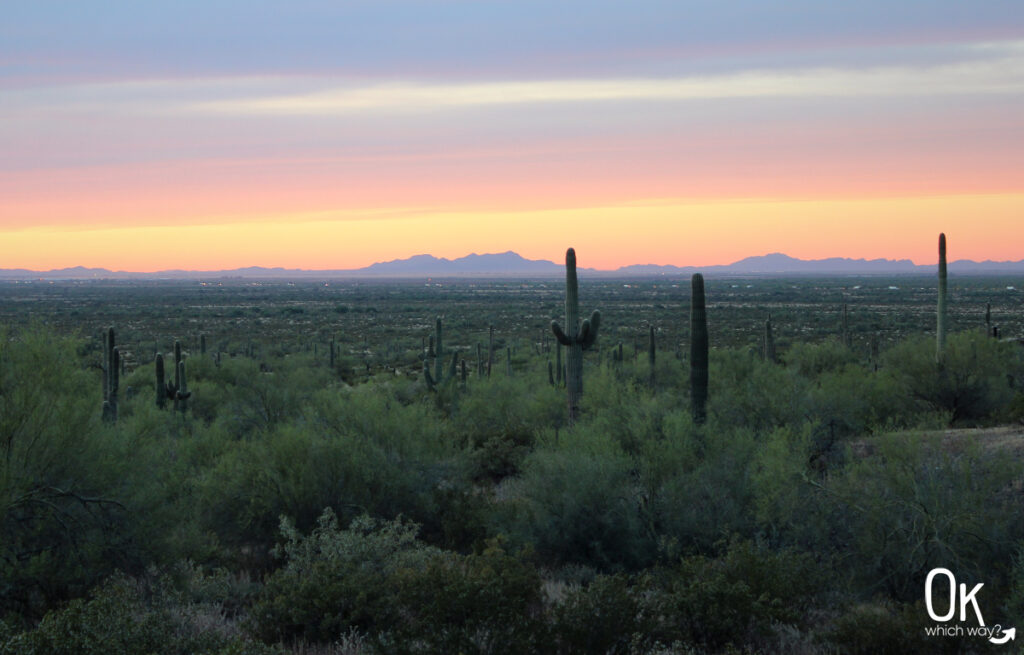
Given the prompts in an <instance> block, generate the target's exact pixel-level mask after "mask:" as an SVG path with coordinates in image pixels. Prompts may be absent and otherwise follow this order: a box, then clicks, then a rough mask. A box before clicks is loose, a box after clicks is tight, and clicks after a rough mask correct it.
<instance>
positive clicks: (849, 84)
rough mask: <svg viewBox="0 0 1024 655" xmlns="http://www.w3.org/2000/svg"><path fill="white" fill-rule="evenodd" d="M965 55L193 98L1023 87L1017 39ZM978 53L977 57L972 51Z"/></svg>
mask: <svg viewBox="0 0 1024 655" xmlns="http://www.w3.org/2000/svg"><path fill="white" fill-rule="evenodd" d="M966 53H969V54H970V56H969V57H965V59H964V60H962V61H958V62H954V63H945V64H942V65H932V66H887V67H875V68H866V69H857V68H845V69H843V68H802V69H791V70H749V71H743V72H732V73H726V74H716V75H699V76H686V77H674V78H615V79H559V80H525V81H501V82H484V83H481V82H467V83H440V84H426V83H387V84H375V85H364V86H358V85H340V86H328V87H326V88H321V89H318V90H314V91H305V92H299V93H295V92H278V93H275V92H272V91H270V90H268V92H267V93H265V94H255V95H252V96H248V97H235V98H229V99H219V100H204V101H199V102H193V103H190V104H188V105H187V106H186V108H187V109H189V110H191V111H196V112H203V113H225V114H256V115H259V114H263V115H335V114H344V113H359V112H373V111H389V112H419V111H436V110H445V109H458V108H468V107H483V106H496V105H530V104H547V103H571V102H586V103H594V102H608V101H644V102H649V101H682V100H701V99H727V98H771V97H779V98H809V97H839V98H853V97H881V96H895V97H899V96H903V97H905V96H937V95H981V94H1016V93H1022V92H1024V42H1009V43H1002V44H984V45H981V46H977V47H974V48H970V49H965V54H966ZM979 55H981V56H979Z"/></svg>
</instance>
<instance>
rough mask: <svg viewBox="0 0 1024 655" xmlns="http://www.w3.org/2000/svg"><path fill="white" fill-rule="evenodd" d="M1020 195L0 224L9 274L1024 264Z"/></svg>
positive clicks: (1023, 199) (1023, 197) (0, 253)
mask: <svg viewBox="0 0 1024 655" xmlns="http://www.w3.org/2000/svg"><path fill="white" fill-rule="evenodd" d="M1022 215H1024V194H992V195H955V196H926V197H893V198H887V197H879V198H859V199H834V198H832V199H819V200H779V199H746V200H693V199H661V200H657V201H645V202H635V203H630V204H614V205H612V204H609V205H602V206H594V207H576V208H572V207H569V208H558V209H546V210H509V211H439V210H433V211H432V210H414V209H407V210H400V211H398V210H396V211H393V212H389V211H388V210H381V211H380V212H378V213H376V214H373V215H371V216H370V217H369V218H365V217H361V216H365V214H360V213H359V212H351V215H345V216H344V218H343V219H342V220H337V219H336V218H334V217H332V216H331V214H330V213H326V214H322V215H321V214H293V213H283V214H266V215H262V216H260V217H259V220H251V219H250V220H242V219H240V220H238V221H236V222H227V223H225V222H219V223H209V224H203V222H202V220H201V219H199V218H193V219H192V220H191V221H183V224H179V225H173V226H167V225H163V226H145V225H142V226H117V225H108V226H95V227H94V226H88V225H79V226H75V227H73V228H71V229H68V227H67V226H51V227H21V228H14V229H10V228H8V229H3V228H0V235H2V237H0V261H2V262H3V263H2V264H0V267H2V268H28V269H32V270H49V269H53V268H64V267H70V266H78V265H81V266H88V267H102V268H108V269H110V270H125V271H135V272H153V271H159V270H167V269H175V268H180V269H189V270H222V269H233V268H239V267H246V266H266V267H275V266H281V267H285V268H303V269H307V270H323V269H354V268H361V267H363V266H367V265H369V264H372V263H374V262H377V261H385V260H390V259H401V258H405V257H409V256H411V255H415V254H421V253H430V254H433V255H435V256H438V257H448V258H455V257H461V256H464V255H466V254H469V253H471V252H477V253H490V252H504V251H506V250H514V251H516V252H518V253H519V254H520V255H522V256H524V257H527V258H529V259H548V260H552V261H555V262H561V260H562V256H563V254H564V252H565V248H566V247H567V246H573V247H575V248H576V249H577V252H578V253H579V263H580V265H581V266H585V267H590V268H599V269H614V268H618V267H619V266H623V265H628V264H648V263H651V264H675V265H678V266H709V265H715V264H728V263H731V262H733V261H736V260H738V259H742V258H744V257H747V256H751V255H763V254H766V253H771V252H782V253H785V254H788V255H791V256H793V257H799V258H801V259H820V258H826V257H852V258H867V259H874V258H888V259H911V260H913V261H914V262H915V263H917V264H929V263H933V262H934V261H935V260H936V244H935V240H936V237H937V235H938V233H939V232H942V231H944V232H945V233H946V234H947V235H948V238H949V243H950V246H949V257H950V260H951V261H955V260H957V259H975V260H985V259H992V260H1019V259H1021V258H1024V248H1022V247H1021V244H1024V221H1021V220H1020V217H1021V216H1022Z"/></svg>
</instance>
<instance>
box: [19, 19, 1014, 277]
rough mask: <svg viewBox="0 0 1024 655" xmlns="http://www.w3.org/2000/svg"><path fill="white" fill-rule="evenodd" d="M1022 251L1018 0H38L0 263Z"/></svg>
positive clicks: (29, 28)
mask: <svg viewBox="0 0 1024 655" xmlns="http://www.w3.org/2000/svg"><path fill="white" fill-rule="evenodd" d="M940 231H944V232H946V234H947V235H948V238H949V254H950V259H951V260H954V259H976V260H984V259H994V260H1008V259H1012V260H1019V259H1024V3H1022V2H1021V1H1020V0H1005V1H995V0H991V1H990V0H978V1H975V2H963V1H962V0H927V1H925V0H903V1H901V2H891V0H887V1H885V2H882V1H881V0H861V1H859V2H855V3H854V2H821V1H820V0H796V1H790V2H761V1H753V0H735V1H732V2H719V1H715V2H694V1H683V0H672V1H665V2H621V1H611V0H588V1H586V2H581V1H576V0H572V1H568V0H559V1H558V2H537V1H534V0H518V1H516V2H484V1H480V0H474V1H470V0H465V1H461V2H433V1H428V0H404V1H390V0H366V1H362V0H360V1H340V0H333V1H328V0H324V1H320V2H315V1H312V0H308V1H302V2H264V1H260V0H255V1H247V2H241V1H239V2H220V1H217V0H204V1H202V2H199V1H192V0H178V1H176V2H169V1H159V2H156V1H154V2H138V1H137V0H133V1H131V2H128V1H114V0H110V1H107V0H97V1H96V2H66V0H65V1H61V2H52V1H48V0H32V1H30V2H29V1H23V2H12V3H6V4H5V5H4V9H3V13H2V20H0V268H19V267H22V268H30V269H37V270H46V269H50V268H61V267H66V266H76V265H83V266H102V267H106V268H110V269H115V270H132V271H154V270H161V269H168V268H188V269H206V270H209V269H226V268H235V267H240V266H255V265H259V266H285V267H289V268H293V267H296V268H307V269H344V268H357V267H361V266H365V265H368V264H370V263H373V262H375V261H381V260H390V259H395V258H404V257H408V256H411V255H414V254H418V253H431V254H434V255H437V256H444V257H459V256H462V255H466V254H468V253H471V252H478V253H483V252H502V251H506V250H515V251H516V252H518V253H520V254H521V255H523V256H525V257H529V258H535V259H551V260H555V261H559V260H560V259H561V257H562V255H563V253H564V252H565V248H566V247H567V246H574V247H575V248H576V250H577V253H578V254H579V260H580V264H581V265H583V266H588V267H596V268H615V267H618V266H621V265H625V264H636V263H641V264H642V263H655V264H676V265H680V266H688V265H695V266H701V265H710V264H724V263H729V262H732V261H735V260H737V259H740V258H742V257H746V256H750V255H761V254H765V253H769V252H785V253H787V254H789V255H792V256H795V257H801V258H805V259H806V258H821V257H831V256H845V257H866V258H875V257H887V258H892V259H902V258H909V259H913V260H914V261H915V262H917V263H919V264H925V263H931V262H934V261H935V260H936V246H935V244H936V237H937V235H938V233H939V232H940Z"/></svg>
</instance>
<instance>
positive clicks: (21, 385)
mask: <svg viewBox="0 0 1024 655" xmlns="http://www.w3.org/2000/svg"><path fill="white" fill-rule="evenodd" d="M77 345H78V344H77V343H76V342H74V341H72V340H69V339H58V338H57V337H55V336H53V334H52V333H50V332H49V331H48V330H47V329H45V328H41V327H38V326H36V327H35V328H32V329H27V330H25V331H23V332H21V333H19V334H17V335H10V334H8V333H7V332H6V330H3V329H0V581H2V582H0V616H2V615H4V614H6V613H7V612H8V611H13V612H17V613H24V614H26V615H28V616H39V615H41V613H42V612H43V611H45V610H46V609H48V608H49V607H51V606H53V604H55V603H57V602H59V601H63V600H66V599H68V598H73V597H75V596H78V595H82V594H84V593H85V591H86V590H88V589H89V588H90V587H91V586H92V585H94V584H95V583H96V582H97V581H98V580H100V579H102V578H103V577H105V576H106V575H108V574H109V573H111V572H112V571H113V570H114V569H115V568H116V567H117V566H120V565H124V564H125V563H126V562H127V561H130V552H129V551H130V530H129V525H128V524H129V521H130V519H131V516H130V512H129V508H128V507H127V506H126V504H125V503H126V501H127V499H126V498H125V495H124V494H122V493H121V492H122V489H121V488H120V485H121V481H122V479H123V477H124V476H125V474H126V470H127V466H126V462H127V460H128V458H127V454H128V453H127V452H126V450H125V449H124V443H123V442H122V440H121V433H120V432H118V431H117V430H116V428H112V427H109V426H101V424H100V421H99V419H100V382H99V379H98V375H96V374H94V373H91V372H87V371H85V370H83V369H82V368H81V366H80V365H79V362H78V355H77V353H76V348H77Z"/></svg>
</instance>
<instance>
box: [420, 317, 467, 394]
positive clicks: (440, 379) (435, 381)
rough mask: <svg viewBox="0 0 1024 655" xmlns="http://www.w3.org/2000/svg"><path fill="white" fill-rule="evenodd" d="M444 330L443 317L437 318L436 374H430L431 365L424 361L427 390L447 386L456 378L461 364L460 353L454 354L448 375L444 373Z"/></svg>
mask: <svg viewBox="0 0 1024 655" xmlns="http://www.w3.org/2000/svg"><path fill="white" fill-rule="evenodd" d="M442 330H443V328H442V325H441V317H440V316H438V317H437V321H436V322H435V323H434V333H435V337H434V348H435V350H434V355H435V356H434V374H433V375H431V374H430V363H429V362H428V361H427V359H424V360H423V379H424V380H426V382H427V388H428V389H431V390H433V389H434V388H435V387H436V386H437V385H442V384H445V383H446V382H449V381H450V380H453V379H454V378H455V373H456V369H457V368H458V363H459V353H458V352H453V353H452V363H451V366H450V367H449V368H448V374H447V375H445V373H444V360H443V355H444V344H443V342H442V340H441V337H442V334H443V331H442Z"/></svg>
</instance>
